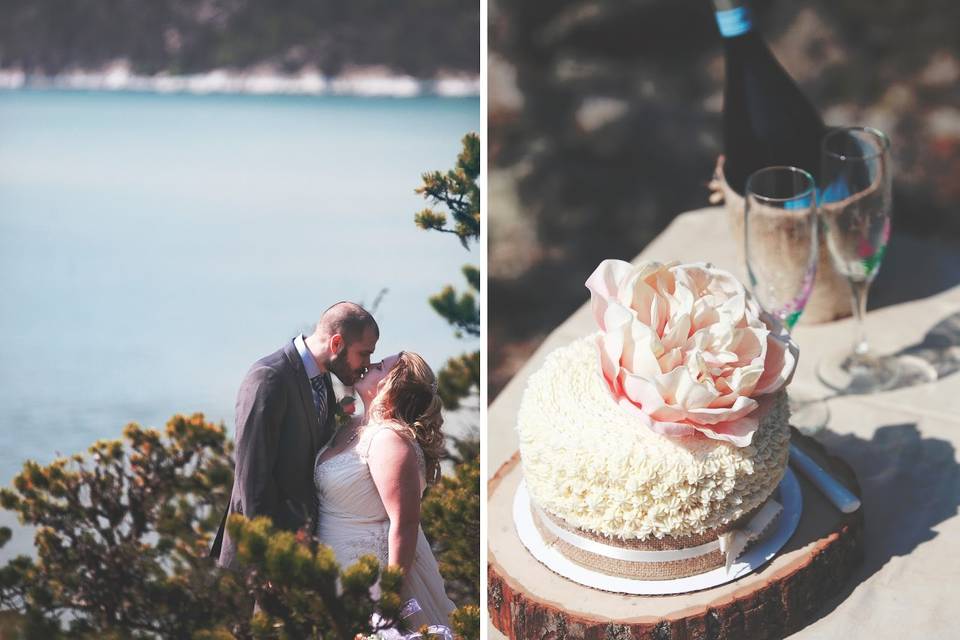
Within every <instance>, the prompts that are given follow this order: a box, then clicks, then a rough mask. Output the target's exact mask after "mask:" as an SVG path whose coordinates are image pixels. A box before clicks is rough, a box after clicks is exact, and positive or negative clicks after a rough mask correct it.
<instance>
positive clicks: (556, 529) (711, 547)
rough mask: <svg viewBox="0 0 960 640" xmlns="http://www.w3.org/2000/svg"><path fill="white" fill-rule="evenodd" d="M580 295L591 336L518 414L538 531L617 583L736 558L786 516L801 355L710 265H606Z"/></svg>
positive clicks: (556, 365)
mask: <svg viewBox="0 0 960 640" xmlns="http://www.w3.org/2000/svg"><path fill="white" fill-rule="evenodd" d="M587 287H588V288H589V289H590V291H591V294H592V295H591V298H592V307H593V312H594V317H595V320H596V322H597V325H598V329H599V331H598V332H597V333H595V334H593V335H588V336H585V337H582V338H580V339H578V340H575V341H574V342H573V343H571V344H569V345H567V346H565V347H562V348H560V349H557V350H556V351H554V352H553V353H551V354H550V355H549V356H548V357H547V359H546V362H545V363H544V365H543V367H542V368H541V369H540V370H539V371H537V372H536V373H534V374H533V375H532V376H531V377H530V379H529V381H528V384H527V388H526V390H525V392H524V396H523V399H522V402H521V407H520V411H519V414H518V418H517V429H518V432H519V440H520V454H521V460H522V466H523V473H524V478H525V482H526V486H527V490H528V492H529V495H530V498H531V502H532V510H533V514H534V522H535V525H536V527H537V529H538V530H539V532H540V534H541V536H542V537H543V538H544V539H545V541H548V542H549V543H550V544H552V545H553V546H554V547H555V548H557V549H558V550H559V551H560V552H561V553H563V554H564V555H565V556H567V557H568V558H569V559H570V560H572V561H574V562H576V563H578V564H580V565H582V566H585V567H587V568H589V569H592V570H595V571H600V572H602V573H606V574H609V575H614V576H621V577H631V578H637V579H644V580H650V579H670V578H678V577H685V576H689V575H694V574H698V573H703V572H706V571H710V570H712V569H715V568H717V567H721V566H723V565H724V564H727V565H729V564H730V563H731V562H732V561H733V560H734V559H735V558H736V556H737V555H738V554H739V553H740V552H742V550H743V549H744V548H745V547H747V546H748V545H749V544H750V543H751V542H752V541H753V540H754V539H756V538H757V537H759V536H761V535H762V533H763V531H764V530H765V529H766V528H767V527H768V526H769V525H770V524H771V523H772V521H773V520H774V519H775V518H776V516H777V514H778V512H779V505H778V504H777V503H776V500H775V499H774V498H773V497H772V496H773V494H774V491H775V489H776V488H777V486H778V484H779V482H780V480H781V479H782V477H783V474H784V470H785V468H786V464H787V451H788V445H789V439H790V432H789V427H788V424H787V422H788V417H789V416H788V409H787V402H786V392H785V391H784V389H783V388H784V386H785V385H786V384H787V383H788V382H789V379H790V378H791V376H792V374H793V371H794V368H795V365H796V359H797V349H796V346H795V345H794V344H793V342H792V341H791V340H790V338H789V336H788V334H787V333H786V331H785V330H784V329H783V327H782V326H781V325H780V323H779V322H778V321H777V320H776V319H774V318H772V317H771V316H769V315H767V314H765V313H763V312H762V311H761V310H760V309H759V307H758V306H757V304H756V302H755V301H754V300H753V299H752V298H751V297H750V295H749V294H748V293H747V292H746V290H745V289H744V287H743V286H742V285H741V284H740V283H739V282H738V281H737V280H736V279H735V278H734V277H733V276H732V275H730V274H729V273H727V272H725V271H722V270H719V269H716V268H714V267H712V266H710V265H707V264H693V265H679V264H667V265H664V264H659V263H653V262H648V263H644V264H641V265H638V266H636V267H635V266H633V265H631V264H629V263H626V262H621V261H616V260H607V261H604V262H603V263H601V265H600V266H599V267H598V268H597V270H596V271H595V272H594V273H593V275H592V276H591V277H590V279H589V280H588V281H587Z"/></svg>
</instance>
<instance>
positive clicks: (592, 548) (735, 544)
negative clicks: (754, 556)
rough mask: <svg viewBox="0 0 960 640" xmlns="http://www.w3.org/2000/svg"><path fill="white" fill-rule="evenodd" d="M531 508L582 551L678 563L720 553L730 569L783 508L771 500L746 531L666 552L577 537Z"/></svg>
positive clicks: (549, 527)
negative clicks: (626, 547)
mask: <svg viewBox="0 0 960 640" xmlns="http://www.w3.org/2000/svg"><path fill="white" fill-rule="evenodd" d="M530 506H531V508H533V509H534V510H535V511H536V513H537V515H538V516H539V517H540V522H541V523H542V524H543V526H544V527H545V528H546V529H547V530H548V531H549V532H550V533H551V534H553V535H554V536H556V537H557V538H559V539H560V540H563V541H564V542H566V543H567V544H569V545H570V546H572V547H576V548H577V549H580V550H581V551H586V552H587V553H592V554H594V555H598V556H602V557H604V558H611V559H613V560H623V561H626V562H673V561H676V560H689V559H691V558H697V557H699V556H704V555H707V554H708V553H712V552H714V551H717V550H719V551H720V552H721V553H723V554H724V556H725V560H726V565H727V569H728V570H729V568H730V567H731V566H732V565H733V562H734V561H735V560H736V559H737V558H738V557H740V554H741V553H743V550H744V549H745V548H746V546H747V543H749V542H750V541H751V540H754V539H756V538H759V537H760V536H761V534H763V532H764V531H765V530H766V529H767V527H769V526H770V524H771V523H773V521H774V520H776V519H777V516H779V515H780V512H781V511H783V507H782V506H781V505H780V503H779V502H777V501H776V500H774V499H773V498H770V499H768V500H767V502H766V503H764V505H763V507H762V508H761V509H760V511H758V512H757V513H756V515H754V516H753V517H752V518H751V519H750V522H748V523H747V525H746V526H745V527H744V528H743V529H735V530H733V531H728V532H727V533H723V534H720V536H719V538H718V539H717V540H713V541H711V542H707V543H705V544H701V545H698V546H696V547H687V548H685V549H664V550H663V551H646V550H640V549H625V548H623V547H614V546H612V545H609V544H604V543H602V542H597V541H596V540H591V539H590V538H585V537H583V536H581V535H577V534H576V533H573V532H572V531H568V530H566V529H564V528H563V527H560V526H559V525H557V524H556V523H555V522H553V521H552V520H551V519H550V518H549V516H547V515H546V514H545V513H544V512H543V510H542V509H541V508H540V507H539V505H537V504H535V503H534V502H533V501H532V500H531V501H530Z"/></svg>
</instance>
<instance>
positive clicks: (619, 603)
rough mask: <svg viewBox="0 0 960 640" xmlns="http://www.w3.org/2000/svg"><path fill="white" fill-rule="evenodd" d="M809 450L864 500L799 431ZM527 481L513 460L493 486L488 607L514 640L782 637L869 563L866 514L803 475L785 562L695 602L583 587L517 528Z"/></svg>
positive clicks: (841, 468) (842, 470)
mask: <svg viewBox="0 0 960 640" xmlns="http://www.w3.org/2000/svg"><path fill="white" fill-rule="evenodd" d="M793 442H794V443H795V444H797V445H798V446H800V447H801V448H802V449H803V450H805V451H807V452H808V453H809V454H810V455H811V456H812V457H813V458H814V459H815V460H817V462H819V463H820V464H821V466H823V467H824V468H825V469H827V470H828V471H829V472H831V473H832V474H833V475H834V477H836V478H838V479H839V480H841V481H842V482H843V483H844V484H845V485H846V486H847V487H848V488H850V489H851V490H852V491H853V492H854V493H856V494H857V495H858V496H859V495H860V487H859V485H858V484H857V479H856V476H855V475H854V473H853V470H852V469H850V467H849V466H847V464H846V463H845V462H843V460H841V459H839V458H836V457H831V456H829V455H828V454H827V453H826V451H825V450H824V448H823V447H822V446H821V445H820V444H819V443H818V442H817V441H815V440H813V439H811V438H807V437H804V436H802V435H800V433H799V432H797V431H796V430H793ZM521 477H522V472H521V468H520V456H519V453H515V454H514V455H513V457H512V458H510V460H509V461H507V462H506V463H505V464H504V465H503V466H502V467H500V469H499V470H498V471H497V472H496V473H495V474H494V476H493V477H492V478H491V479H490V481H489V483H488V493H487V495H488V518H487V522H488V537H489V555H488V564H487V575H488V583H487V585H488V587H487V607H488V610H489V612H490V620H491V622H492V623H493V626H495V627H496V628H497V629H499V630H500V632H501V633H503V634H504V635H506V636H507V637H509V638H516V639H519V640H525V639H527V638H536V639H537V640H563V639H569V640H573V639H574V638H587V639H590V640H593V639H596V640H604V639H608V638H610V639H616V640H627V639H631V640H634V639H636V640H639V639H641V638H642V639H651V640H668V639H669V640H693V639H694V638H696V639H710V640H732V639H738V638H744V639H746V638H749V639H750V640H760V639H764V638H782V637H784V636H786V635H787V634H790V633H792V632H794V631H797V630H799V629H801V628H803V627H804V626H805V625H806V624H808V623H809V622H810V621H812V620H813V619H814V617H815V616H816V615H817V611H818V609H819V608H820V607H821V606H822V605H823V604H824V603H825V602H826V601H827V600H829V599H831V598H832V597H834V596H835V595H837V594H838V593H839V592H840V591H841V590H842V589H843V587H844V584H845V583H846V582H847V580H848V578H849V577H850V575H851V574H852V573H853V571H854V570H855V569H856V567H857V566H858V565H859V564H860V562H861V560H862V558H863V510H862V509H861V510H859V511H857V512H856V513H853V514H849V515H845V514H842V513H840V511H838V510H837V509H836V508H835V507H833V505H831V504H830V503H829V502H827V500H826V498H824V497H823V496H822V495H821V494H820V492H819V491H818V490H817V489H816V488H815V487H814V486H813V485H812V484H810V483H809V482H808V481H807V479H806V478H804V477H803V476H802V475H801V474H799V473H798V474H797V478H798V479H799V481H800V486H801V490H802V491H803V515H802V517H801V519H800V524H799V526H798V527H797V531H796V532H795V533H794V534H793V537H792V538H790V541H789V542H787V544H786V546H785V547H784V548H783V549H781V551H780V553H778V554H777V556H776V557H775V558H774V559H773V560H772V561H771V562H769V563H768V564H766V565H765V566H763V567H761V568H760V569H759V570H758V571H755V572H753V573H751V574H748V575H746V576H744V577H742V578H740V579H738V580H735V581H733V582H731V583H728V584H725V585H721V586H718V587H714V588H712V589H707V590H705V591H699V592H695V593H688V594H681V595H672V596H632V595H623V594H616V593H609V592H605V591H599V590H596V589H591V588H589V587H584V586H581V585H579V584H577V583H575V582H572V581H570V580H567V579H566V578H563V577H561V576H559V575H557V574H555V573H553V572H552V571H550V570H549V569H547V568H546V567H545V566H544V565H542V564H540V563H539V562H538V561H537V560H536V559H534V558H533V556H531V555H530V554H529V552H527V550H526V548H525V547H524V546H523V544H522V543H521V542H520V539H519V538H518V537H517V532H516V529H515V528H514V526H513V516H512V505H513V497H514V493H515V492H516V489H517V486H518V484H519V482H520V479H521Z"/></svg>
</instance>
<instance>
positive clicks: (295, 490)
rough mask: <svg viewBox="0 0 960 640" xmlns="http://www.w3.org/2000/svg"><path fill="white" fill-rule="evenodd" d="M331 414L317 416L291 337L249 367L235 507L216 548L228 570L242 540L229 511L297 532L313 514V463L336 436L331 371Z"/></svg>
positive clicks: (242, 397) (240, 414)
mask: <svg viewBox="0 0 960 640" xmlns="http://www.w3.org/2000/svg"><path fill="white" fill-rule="evenodd" d="M325 380H326V381H327V384H326V392H327V402H326V406H327V407H328V409H327V412H326V413H327V419H326V420H325V421H324V423H323V424H321V423H320V419H319V418H318V416H317V409H316V406H315V405H314V403H313V394H312V392H311V388H310V382H309V380H308V379H307V373H306V370H305V369H304V366H303V360H301V359H300V354H299V353H298V352H297V348H296V346H294V344H293V341H292V340H291V341H290V342H288V343H287V344H286V346H284V347H283V348H282V349H280V350H279V351H276V352H275V353H271V354H270V355H268V356H266V357H265V358H261V359H260V360H258V361H257V362H255V363H254V364H253V366H252V367H250V371H248V372H247V375H246V377H244V379H243V383H241V385H240V391H239V393H238V394H237V433H236V450H235V455H234V458H235V460H236V468H235V471H234V478H233V489H232V491H231V492H230V504H229V505H227V509H226V512H225V513H224V515H223V519H222V521H221V523H220V530H219V531H218V532H217V537H216V539H215V540H214V542H213V548H211V550H210V555H211V557H214V558H217V564H219V565H220V566H222V567H229V568H236V567H238V564H239V563H238V561H237V549H236V544H235V543H234V541H233V540H232V539H231V538H230V535H229V533H227V532H226V530H225V523H226V520H227V516H228V515H230V514H231V513H239V514H243V515H245V516H246V517H248V518H255V517H257V516H270V518H271V519H273V524H274V525H275V526H276V527H279V528H281V529H286V530H289V531H294V530H296V529H298V528H300V527H301V526H302V525H304V524H305V523H306V521H307V519H308V518H315V517H316V514H315V513H314V510H315V509H316V491H315V489H314V486H313V466H314V459H315V458H316V455H317V452H318V451H319V450H320V447H322V446H323V445H324V444H325V443H326V442H327V440H328V439H329V438H330V434H332V433H333V426H334V420H335V419H336V414H335V412H334V403H335V402H336V400H335V398H334V394H333V388H332V387H331V385H330V377H329V376H326V378H325Z"/></svg>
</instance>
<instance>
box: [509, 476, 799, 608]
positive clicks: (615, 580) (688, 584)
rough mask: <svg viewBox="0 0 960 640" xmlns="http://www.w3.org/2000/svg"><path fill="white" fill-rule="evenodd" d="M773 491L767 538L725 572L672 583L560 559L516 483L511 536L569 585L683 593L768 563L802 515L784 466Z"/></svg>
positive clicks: (795, 485)
mask: <svg viewBox="0 0 960 640" xmlns="http://www.w3.org/2000/svg"><path fill="white" fill-rule="evenodd" d="M778 489H779V492H780V504H781V505H782V506H783V511H782V512H781V513H780V516H779V517H778V518H777V520H776V521H775V522H774V523H773V526H772V528H771V529H770V530H769V531H768V532H767V534H766V535H765V536H764V537H763V538H761V539H760V540H759V541H757V542H755V543H753V544H752V545H751V546H750V547H749V548H748V549H747V550H746V551H745V552H744V553H743V555H741V556H740V557H739V558H737V560H736V561H735V562H734V563H733V566H731V567H730V570H729V571H727V569H726V567H719V568H717V569H714V570H712V571H708V572H706V573H701V574H698V575H694V576H688V577H686V578H674V579H672V580H634V579H631V578H619V577H616V576H610V575H607V574H605V573H600V572H599V571H593V570H591V569H587V568H586V567H581V566H580V565H578V564H577V563H575V562H573V561H572V560H570V559H568V558H566V557H565V556H564V555H563V554H561V553H560V552H559V551H557V550H556V549H555V548H553V547H552V546H549V545H548V544H547V543H546V542H544V540H543V538H542V537H541V536H540V532H539V531H538V530H537V528H536V526H534V524H533V513H532V512H531V510H530V494H529V493H527V485H526V482H525V481H522V480H521V481H520V485H519V486H518V487H517V493H516V494H515V495H514V498H513V523H514V526H515V527H516V529H517V535H518V536H519V537H520V542H522V543H523V546H524V547H526V548H527V551H529V552H530V554H531V555H532V556H533V557H534V558H536V559H537V560H538V561H540V562H541V563H543V564H544V565H546V567H547V568H548V569H550V570H551V571H553V572H554V573H557V574H559V575H561V576H563V577H564V578H567V579H568V580H572V581H573V582H576V583H579V584H582V585H584V586H586V587H592V588H594V589H600V590H602V591H612V592H614V593H627V594H631V595H641V596H663V595H671V594H676V593H689V592H691V591H700V590H702V589H709V588H711V587H716V586H718V585H721V584H726V583H727V582H731V581H733V580H736V579H737V578H740V577H742V576H745V575H747V574H748V573H750V572H751V571H756V570H757V569H758V568H760V567H761V566H763V565H764V564H765V563H767V562H769V561H770V560H771V559H773V556H775V555H776V554H777V552H778V551H780V549H781V548H783V546H784V545H785V544H787V541H788V540H789V539H790V536H792V535H793V532H794V531H796V529H797V525H798V524H799V523H800V515H801V513H802V512H803V496H802V495H801V493H800V483H799V482H797V478H796V476H795V475H793V471H792V470H791V469H790V468H789V467H787V470H786V473H784V475H783V480H781V481H780V485H779V487H778Z"/></svg>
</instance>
